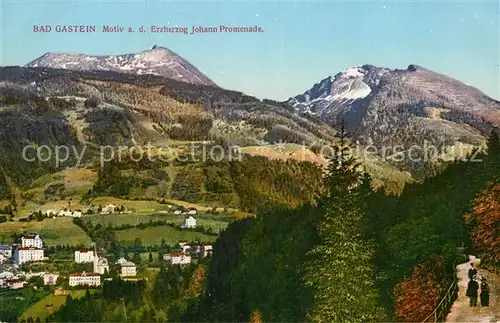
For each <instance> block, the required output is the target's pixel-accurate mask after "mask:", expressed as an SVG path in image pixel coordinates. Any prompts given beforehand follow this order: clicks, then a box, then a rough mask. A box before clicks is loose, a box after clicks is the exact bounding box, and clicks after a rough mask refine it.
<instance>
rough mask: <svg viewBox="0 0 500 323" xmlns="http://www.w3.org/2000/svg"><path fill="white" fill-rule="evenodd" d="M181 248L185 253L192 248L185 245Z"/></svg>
mask: <svg viewBox="0 0 500 323" xmlns="http://www.w3.org/2000/svg"><path fill="white" fill-rule="evenodd" d="M181 248H182V252H184V253H187V252H188V251H189V250H191V246H190V245H188V244H183V245H182V246H181Z"/></svg>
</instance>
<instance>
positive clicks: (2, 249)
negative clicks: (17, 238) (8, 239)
mask: <svg viewBox="0 0 500 323" xmlns="http://www.w3.org/2000/svg"><path fill="white" fill-rule="evenodd" d="M0 255H3V256H5V257H6V258H12V246H10V245H0Z"/></svg>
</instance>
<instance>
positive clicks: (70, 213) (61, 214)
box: [57, 210, 73, 216]
mask: <svg viewBox="0 0 500 323" xmlns="http://www.w3.org/2000/svg"><path fill="white" fill-rule="evenodd" d="M72 214H73V212H72V211H70V210H61V211H59V213H58V214H57V216H71V215H72Z"/></svg>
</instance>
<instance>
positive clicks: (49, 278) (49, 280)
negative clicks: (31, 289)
mask: <svg viewBox="0 0 500 323" xmlns="http://www.w3.org/2000/svg"><path fill="white" fill-rule="evenodd" d="M58 278H59V275H57V274H44V275H43V284H44V285H55V284H56V283H57V279H58Z"/></svg>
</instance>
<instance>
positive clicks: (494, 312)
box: [446, 257, 500, 323]
mask: <svg viewBox="0 0 500 323" xmlns="http://www.w3.org/2000/svg"><path fill="white" fill-rule="evenodd" d="M471 259H472V261H473V262H474V264H475V266H476V268H477V270H478V275H479V276H481V277H486V279H487V281H488V284H489V286H490V306H489V307H481V306H479V299H478V306H477V307H469V298H468V297H467V296H465V291H466V289H467V283H468V280H469V279H468V277H467V273H468V270H469V268H470V262H466V263H464V264H461V265H458V266H457V278H458V298H457V300H456V301H455V302H454V303H453V306H452V308H451V311H450V313H449V314H448V316H447V317H446V322H450V323H451V322H471V323H472V322H482V323H500V276H499V275H497V274H494V273H491V272H489V271H487V270H485V269H482V268H480V267H479V265H480V262H481V261H480V259H477V258H474V257H471Z"/></svg>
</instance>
